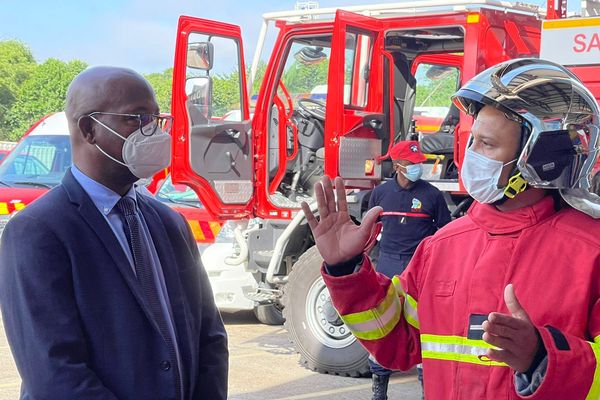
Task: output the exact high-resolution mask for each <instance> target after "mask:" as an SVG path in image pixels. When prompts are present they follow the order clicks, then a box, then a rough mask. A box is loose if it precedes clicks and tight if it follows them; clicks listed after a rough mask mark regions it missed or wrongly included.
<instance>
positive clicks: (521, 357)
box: [483, 284, 543, 372]
mask: <svg viewBox="0 0 600 400" xmlns="http://www.w3.org/2000/svg"><path fill="white" fill-rule="evenodd" d="M504 302H505V303H506V306H507V307H508V311H510V313H511V315H506V314H501V313H497V312H493V313H491V314H490V315H489V316H488V319H487V321H485V322H484V323H483V330H484V331H485V332H484V334H483V340H484V341H485V342H487V343H489V344H491V345H493V346H496V347H498V348H499V349H489V350H488V351H487V354H486V355H487V357H488V358H490V359H491V360H493V361H498V362H503V363H505V364H508V365H509V366H510V367H511V368H512V369H514V370H515V371H518V372H525V371H527V370H528V369H529V367H531V363H532V362H533V360H534V358H535V354H536V352H537V350H538V346H543V344H541V343H540V339H539V336H538V333H537V331H536V328H535V326H534V325H533V323H532V322H531V320H530V319H529V316H528V315H527V312H526V311H525V310H524V309H523V307H521V304H520V303H519V300H518V299H517V296H516V295H515V289H514V288H513V285H512V284H508V285H506V287H505V288H504Z"/></svg>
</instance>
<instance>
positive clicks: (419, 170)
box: [400, 164, 423, 182]
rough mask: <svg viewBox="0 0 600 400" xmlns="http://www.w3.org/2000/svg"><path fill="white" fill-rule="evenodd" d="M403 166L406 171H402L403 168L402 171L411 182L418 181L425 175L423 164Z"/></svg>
mask: <svg viewBox="0 0 600 400" xmlns="http://www.w3.org/2000/svg"><path fill="white" fill-rule="evenodd" d="M402 168H403V169H405V170H406V171H402V169H401V170H400V172H401V173H402V175H404V176H405V177H406V179H408V180H409V181H411V182H416V181H418V180H419V179H421V175H423V164H411V165H405V166H403V167H402Z"/></svg>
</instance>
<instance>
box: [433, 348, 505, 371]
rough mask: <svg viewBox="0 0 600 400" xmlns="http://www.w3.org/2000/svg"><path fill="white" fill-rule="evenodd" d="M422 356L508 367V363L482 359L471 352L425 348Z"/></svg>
mask: <svg viewBox="0 0 600 400" xmlns="http://www.w3.org/2000/svg"><path fill="white" fill-rule="evenodd" d="M421 357H422V358H429V359H432V360H446V361H456V362H464V363H469V364H477V365H485V366H489V367H507V366H508V365H506V364H504V363H500V362H496V361H484V360H480V359H479V357H477V356H474V355H471V354H458V353H446V352H436V351H427V350H423V351H422V352H421Z"/></svg>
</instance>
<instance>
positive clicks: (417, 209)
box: [369, 141, 450, 400]
mask: <svg viewBox="0 0 600 400" xmlns="http://www.w3.org/2000/svg"><path fill="white" fill-rule="evenodd" d="M390 157H391V159H392V161H393V166H394V172H395V174H394V177H393V179H391V180H389V181H387V182H386V183H384V184H383V185H380V186H378V187H376V188H375V189H374V190H373V193H372V195H371V198H370V199H369V209H371V208H373V207H375V206H380V207H382V208H383V212H382V213H381V220H382V222H383V231H382V235H381V242H380V243H379V259H378V261H377V267H376V270H377V271H378V272H380V273H382V274H384V275H385V276H387V277H389V278H392V277H393V276H394V275H400V274H401V273H402V271H404V269H405V268H406V266H407V265H408V262H409V261H410V258H411V257H412V255H413V253H414V252H415V250H416V248H417V245H418V244H419V243H420V242H421V241H422V240H423V239H424V238H425V237H427V236H430V235H433V234H434V233H435V231H437V230H438V229H439V228H441V227H442V226H444V225H446V224H447V223H448V222H450V212H449V211H448V207H447V206H446V201H445V200H444V196H443V195H442V192H440V191H439V190H438V189H437V188H436V187H435V186H433V185H432V184H430V183H429V182H427V181H424V180H422V179H421V175H422V173H423V164H422V163H423V162H425V161H426V160H427V159H426V158H425V156H424V155H423V153H422V152H421V150H420V148H419V144H418V142H416V141H402V142H398V143H397V144H395V145H394V146H393V147H392V149H391V150H390ZM369 367H370V369H371V372H372V376H373V400H386V399H387V388H388V383H389V377H390V375H391V373H392V371H391V370H389V369H387V368H384V367H382V366H380V365H379V364H377V362H376V361H375V360H374V359H372V358H369ZM418 375H419V381H421V382H422V376H423V374H422V369H421V367H420V366H418Z"/></svg>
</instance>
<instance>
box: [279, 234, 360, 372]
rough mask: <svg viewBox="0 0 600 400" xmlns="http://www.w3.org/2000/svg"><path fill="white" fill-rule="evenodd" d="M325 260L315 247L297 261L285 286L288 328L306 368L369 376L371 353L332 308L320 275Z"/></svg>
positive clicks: (286, 325) (285, 314) (284, 312)
mask: <svg viewBox="0 0 600 400" xmlns="http://www.w3.org/2000/svg"><path fill="white" fill-rule="evenodd" d="M322 262H323V259H322V258H321V255H320V254H319V251H318V250H317V248H316V247H315V246H313V247H311V248H310V249H308V250H307V251H306V252H305V253H304V254H303V255H302V256H300V258H299V259H298V261H297V262H296V263H295V264H294V267H293V268H292V272H291V273H290V275H289V280H288V283H287V284H286V285H285V286H284V288H283V290H284V295H283V304H284V309H283V316H284V317H285V328H286V329H287V331H288V333H289V337H290V340H291V341H292V342H293V344H294V346H295V348H296V351H297V352H298V353H300V363H301V364H303V365H304V366H305V367H306V368H308V369H311V370H313V371H317V372H320V373H322V374H334V375H342V376H352V377H361V376H367V375H369V364H368V361H367V359H368V357H369V354H368V353H367V351H366V350H365V349H364V348H363V347H362V346H361V345H360V343H359V342H358V341H357V340H356V338H355V337H354V335H352V333H350V330H349V329H348V328H347V327H346V325H345V324H344V323H343V322H342V321H341V319H340V317H339V315H338V313H337V311H335V309H334V308H333V305H332V304H331V299H330V297H329V291H328V290H327V287H326V286H325V282H324V281H323V278H322V277H321V264H322Z"/></svg>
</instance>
